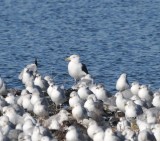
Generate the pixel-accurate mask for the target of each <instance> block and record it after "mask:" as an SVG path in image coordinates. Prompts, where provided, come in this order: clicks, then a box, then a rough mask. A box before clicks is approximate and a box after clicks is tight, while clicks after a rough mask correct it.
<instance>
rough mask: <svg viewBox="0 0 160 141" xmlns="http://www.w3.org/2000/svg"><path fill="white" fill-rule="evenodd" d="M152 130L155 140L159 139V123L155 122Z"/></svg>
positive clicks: (159, 140) (158, 140)
mask: <svg viewBox="0 0 160 141" xmlns="http://www.w3.org/2000/svg"><path fill="white" fill-rule="evenodd" d="M152 132H153V134H154V136H155V138H156V141H160V135H159V133H160V124H155V126H154V127H153V129H152Z"/></svg>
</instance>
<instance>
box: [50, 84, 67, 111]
mask: <svg viewBox="0 0 160 141" xmlns="http://www.w3.org/2000/svg"><path fill="white" fill-rule="evenodd" d="M49 96H50V98H51V100H52V101H53V102H54V103H55V104H56V109H57V106H58V105H61V104H63V103H64V102H65V101H66V97H65V93H64V89H61V88H60V87H59V86H58V85H54V86H53V89H52V92H51V94H50V95H49Z"/></svg>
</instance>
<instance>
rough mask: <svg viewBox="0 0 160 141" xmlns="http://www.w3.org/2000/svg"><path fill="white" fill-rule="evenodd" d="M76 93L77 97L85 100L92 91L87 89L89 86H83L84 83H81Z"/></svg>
mask: <svg viewBox="0 0 160 141" xmlns="http://www.w3.org/2000/svg"><path fill="white" fill-rule="evenodd" d="M77 93H78V95H79V97H80V98H81V99H82V100H86V99H87V97H88V96H89V95H90V94H92V92H91V91H90V90H89V88H88V87H87V86H85V85H84V84H81V85H80V86H79V89H78V92H77Z"/></svg>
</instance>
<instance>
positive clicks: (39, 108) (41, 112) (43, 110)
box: [33, 99, 49, 117]
mask: <svg viewBox="0 0 160 141" xmlns="http://www.w3.org/2000/svg"><path fill="white" fill-rule="evenodd" d="M33 112H34V113H35V114H36V115H37V116H40V117H47V116H48V114H49V113H48V109H47V105H46V103H45V102H44V100H43V99H41V100H40V101H37V102H36V103H35V104H34V108H33Z"/></svg>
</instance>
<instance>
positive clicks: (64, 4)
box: [0, 0, 160, 91]
mask: <svg viewBox="0 0 160 141" xmlns="http://www.w3.org/2000/svg"><path fill="white" fill-rule="evenodd" d="M159 13H160V1H159V0H99V1H97V0H52V1H51V0H45V1H43V0H26V1H25V0H4V1H1V2H0V75H1V77H3V78H4V79H5V81H6V82H7V84H8V87H16V88H22V84H21V82H20V81H19V80H18V75H19V73H20V71H21V70H22V68H23V67H24V66H25V65H27V64H29V63H32V62H33V61H34V57H37V58H38V63H39V71H40V73H41V74H42V75H43V76H44V75H46V74H53V76H55V81H56V82H57V83H58V84H65V87H70V86H71V85H72V84H73V80H72V79H71V78H70V76H68V72H67V63H66V62H65V61H64V59H65V58H66V57H67V56H70V55H71V54H79V55H80V56H81V60H82V61H83V63H85V64H86V65H87V67H88V70H89V72H90V74H92V76H93V77H94V78H95V80H96V82H101V83H104V84H105V86H106V88H107V89H108V90H109V91H114V89H115V83H116V80H117V78H118V77H119V75H120V74H121V73H123V72H125V73H127V74H128V79H129V82H133V81H139V82H140V83H143V84H149V85H151V87H152V88H153V89H158V88H160V14H159Z"/></svg>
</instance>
